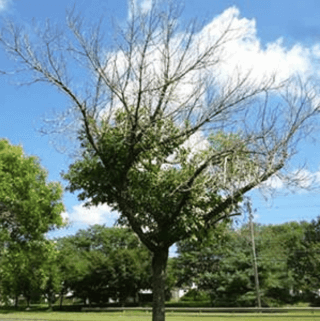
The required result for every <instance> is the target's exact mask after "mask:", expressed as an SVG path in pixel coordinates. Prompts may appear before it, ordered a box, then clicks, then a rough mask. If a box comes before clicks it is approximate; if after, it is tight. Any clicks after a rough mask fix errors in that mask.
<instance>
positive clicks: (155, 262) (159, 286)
mask: <svg viewBox="0 0 320 321" xmlns="http://www.w3.org/2000/svg"><path fill="white" fill-rule="evenodd" d="M168 253H169V249H168V248H164V249H163V248H161V249H158V250H157V251H154V252H153V259H152V272H153V290H152V293H153V307H152V321H165V280H166V267H167V262H168Z"/></svg>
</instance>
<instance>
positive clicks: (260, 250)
mask: <svg viewBox="0 0 320 321" xmlns="http://www.w3.org/2000/svg"><path fill="white" fill-rule="evenodd" d="M305 227H306V224H305V223H300V224H298V223H294V222H293V223H286V224H282V225H269V226H259V225H255V243H256V253H257V263H258V272H259V283H260V295H261V298H262V303H263V305H267V306H278V305H281V304H285V303H290V302H293V301H294V300H295V297H293V296H292V295H291V293H292V291H293V292H294V291H295V290H296V288H297V285H298V284H299V280H298V279H297V278H296V277H295V276H294V273H293V270H292V269H291V267H290V265H288V260H289V258H290V256H291V255H292V253H294V251H295V249H296V248H299V244H301V241H302V238H303V235H304V231H305ZM178 251H179V253H180V256H179V258H178V259H177V263H176V265H177V267H176V268H177V273H178V279H179V283H180V284H181V285H187V286H190V285H191V283H192V282H194V283H195V284H196V285H197V286H198V289H199V290H204V291H206V292H207V293H208V294H209V295H210V299H211V303H212V305H214V306H254V305H255V300H256V294H255V283H254V273H253V263H252V248H251V237H250V231H249V229H248V226H243V227H242V228H241V229H238V230H233V229H230V228H228V226H221V228H220V230H217V229H216V230H213V231H211V232H210V233H209V234H208V237H207V238H206V239H204V241H203V242H202V243H198V242H194V241H192V240H187V241H184V242H180V243H179V245H178ZM318 266H319V265H318Z"/></svg>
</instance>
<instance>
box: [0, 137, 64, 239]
mask: <svg viewBox="0 0 320 321" xmlns="http://www.w3.org/2000/svg"><path fill="white" fill-rule="evenodd" d="M0 180H1V186H0V229H1V233H2V235H6V237H7V241H8V242H27V241H30V240H37V239H38V240H39V239H43V238H44V234H45V233H47V232H48V231H49V230H52V229H53V228H56V227H59V226H62V225H63V222H62V217H61V213H62V211H63V210H64V206H63V204H62V201H61V198H62V191H63V189H62V186H61V185H60V184H59V183H56V182H50V183H48V182H47V172H46V171H45V170H44V169H43V168H42V167H41V166H40V164H39V161H38V160H37V158H36V157H33V156H26V155H24V153H23V150H22V148H21V147H20V146H13V145H10V144H9V142H8V141H6V140H0Z"/></svg>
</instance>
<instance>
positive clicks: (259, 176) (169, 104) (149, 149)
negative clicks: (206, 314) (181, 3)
mask: <svg viewBox="0 0 320 321" xmlns="http://www.w3.org/2000/svg"><path fill="white" fill-rule="evenodd" d="M180 14H181V10H180V8H179V7H178V6H177V5H176V4H175V3H171V2H156V1H155V2H153V3H152V6H151V8H150V10H149V11H148V12H145V11H143V10H142V9H141V10H139V8H137V7H135V5H134V2H133V3H132V8H131V13H130V15H129V19H128V23H127V24H126V25H125V26H124V27H123V28H122V27H119V31H118V37H117V39H116V41H115V44H114V45H110V42H109V39H108V40H107V41H105V39H104V34H105V33H104V32H102V28H100V27H102V26H100V27H99V26H98V27H97V28H92V27H90V28H86V27H85V25H84V23H83V21H82V19H81V17H80V16H79V15H77V14H75V13H74V12H71V14H70V15H69V17H68V19H67V24H68V28H69V29H68V31H65V32H60V31H57V29H56V28H54V27H50V24H47V25H46V27H45V28H39V29H37V31H38V32H37V34H34V35H32V37H29V36H28V34H29V31H28V32H26V33H24V32H23V30H22V29H21V28H19V27H17V26H15V25H14V24H12V23H9V24H8V25H7V27H6V28H5V29H4V30H3V32H2V34H1V37H0V41H1V43H2V45H3V46H4V49H5V50H6V51H7V52H8V54H9V55H10V57H11V58H13V59H14V60H15V62H16V63H17V69H16V71H17V74H19V71H21V72H24V73H26V74H25V77H28V76H29V77H30V81H31V82H39V81H40V82H45V83H48V84H50V85H53V86H55V87H57V88H58V89H59V90H60V92H62V93H64V94H66V95H67V97H68V98H69V99H70V102H71V108H70V110H69V111H67V112H66V114H65V115H64V116H65V117H64V118H63V119H62V120H61V119H60V120H61V121H60V122H59V124H61V123H63V124H64V125H65V124H66V122H67V123H68V124H69V125H70V124H73V125H74V126H73V128H75V131H76V137H78V139H79V142H80V144H81V148H80V156H79V158H78V160H77V161H75V162H74V164H73V165H72V166H70V169H69V172H68V173H67V174H65V176H64V177H65V178H66V179H68V180H69V190H70V191H72V192H73V191H80V193H79V200H86V204H87V205H99V204H105V203H107V204H109V205H110V206H111V207H112V208H113V209H114V210H117V211H119V213H120V214H121V217H120V220H119V222H120V223H122V224H125V225H130V226H131V228H132V229H133V230H134V232H135V233H136V234H137V235H138V236H139V238H140V239H141V241H142V242H143V243H144V244H145V246H146V247H147V248H148V249H149V250H150V251H151V252H152V254H153V263H152V266H153V298H154V305H153V320H154V321H162V320H164V318H165V313H164V300H165V295H164V293H165V286H164V284H165V270H166V265H167V259H168V249H169V247H170V246H171V245H172V244H174V243H175V242H178V241H180V240H183V239H185V238H188V237H190V236H191V235H195V234H201V231H202V230H203V228H209V227H211V226H214V225H215V224H216V223H217V222H218V221H220V220H222V219H224V218H226V217H228V216H230V215H232V214H233V213H234V211H236V210H237V205H238V202H239V201H240V200H241V198H242V196H243V195H244V194H245V193H247V192H248V191H250V190H251V189H253V188H254V187H256V186H258V185H260V184H261V183H262V182H264V181H266V180H267V179H268V178H270V177H271V176H273V175H274V174H276V173H279V172H280V171H281V173H282V174H285V172H284V169H285V165H286V164H287V163H288V161H289V160H290V158H291V156H292V155H294V154H295V152H296V147H297V142H298V141H299V139H300V138H302V137H304V134H305V133H306V132H307V133H308V134H309V133H310V130H311V129H312V127H311V126H312V125H313V123H312V121H313V120H314V117H313V116H316V115H318V105H316V104H315V99H314V98H315V96H316V90H315V87H314V86H313V85H312V84H310V83H307V82H305V81H304V80H303V79H302V78H300V79H299V80H298V81H294V80H292V79H289V80H284V79H281V78H280V79H277V78H276V75H271V76H268V75H260V76H256V77H255V76H251V73H250V71H249V72H248V71H246V70H243V69H242V68H241V63H240V64H239V66H236V67H235V70H234V73H233V74H226V73H225V72H224V71H225V70H226V65H227V64H228V62H227V61H224V57H227V56H226V55H225V52H226V50H227V46H226V45H227V44H228V43H230V42H232V41H242V40H243V39H241V37H242V35H243V33H241V27H238V26H233V21H234V19H233V17H229V18H230V19H225V20H224V21H223V24H222V26H221V27H219V29H216V30H214V28H215V25H214V24H212V26H211V27H212V28H211V29H210V28H203V29H201V27H199V26H198V25H197V24H196V23H189V24H187V25H183V24H182V23H181V22H180V20H179V16H180ZM70 32H71V34H70ZM69 36H70V38H69ZM69 59H73V60H72V61H71V60H69ZM75 64H77V69H76V71H75V69H74V68H73V67H74V66H75ZM80 70H81V71H80ZM74 72H76V73H77V75H79V73H81V77H72V76H71V75H72V74H73V73H74ZM25 79H26V78H24V80H25ZM79 79H81V80H80V81H79V83H77V80H79ZM84 79H85V81H84ZM270 97H271V98H274V99H275V100H273V101H276V102H277V104H276V105H274V104H273V103H272V102H271V103H270V100H269V98H270ZM271 101H272V99H271ZM64 121H65V122H64ZM70 122H71V123H70ZM71 127H72V126H71ZM68 128H70V126H69V127H68ZM54 130H55V129H54ZM219 130H220V131H219ZM200 141H202V144H200ZM192 142H196V146H197V147H198V148H194V147H195V146H194V145H193V144H192Z"/></svg>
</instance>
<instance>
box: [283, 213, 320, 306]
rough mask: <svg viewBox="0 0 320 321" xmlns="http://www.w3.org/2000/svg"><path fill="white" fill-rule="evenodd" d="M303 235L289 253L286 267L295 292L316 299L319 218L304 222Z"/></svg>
mask: <svg viewBox="0 0 320 321" xmlns="http://www.w3.org/2000/svg"><path fill="white" fill-rule="evenodd" d="M303 232H304V233H303V235H302V237H301V239H300V240H299V242H296V244H297V245H296V246H295V247H294V248H293V249H292V251H291V252H290V255H289V258H288V265H289V267H290V268H291V270H292V271H293V277H294V279H295V280H296V287H295V290H296V291H295V292H298V291H299V290H300V291H302V292H303V293H304V294H305V295H306V294H307V295H309V296H310V297H309V298H307V299H311V300H312V299H315V298H316V297H317V298H318V297H319V295H318V291H319V288H320V273H319V268H320V259H319V252H320V233H319V232H320V217H318V218H317V219H316V220H312V221H311V223H306V222H305V228H304V231H303Z"/></svg>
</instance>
